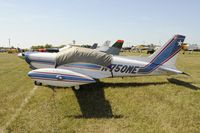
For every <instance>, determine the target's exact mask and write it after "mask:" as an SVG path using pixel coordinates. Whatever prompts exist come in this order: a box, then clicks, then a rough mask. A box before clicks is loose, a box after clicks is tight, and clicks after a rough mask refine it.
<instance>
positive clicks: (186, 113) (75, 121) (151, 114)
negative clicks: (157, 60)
mask: <svg viewBox="0 0 200 133" xmlns="http://www.w3.org/2000/svg"><path fill="white" fill-rule="evenodd" d="M122 54H123V55H134V53H122ZM0 64H1V65H0V132H16V133H18V132H69V133H70V132H81V133H82V132H83V133H84V132H95V133H102V132H105V133H115V132H125V133H126V132H134V133H135V132H136V133H137V132H159V133H160V132H170V133H171V132H181V133H188V132H192V133H195V132H196V133H197V132H200V53H192V54H185V55H182V54H181V55H179V58H178V62H177V67H178V68H179V69H180V70H182V71H185V72H187V73H189V74H190V75H191V77H189V76H184V75H174V76H157V77H153V76H152V77H135V78H134V77H127V78H123V79H122V78H113V79H112V78H110V79H103V80H101V83H98V84H92V85H88V86H86V87H85V88H84V89H82V90H80V91H73V90H72V89H70V88H65V89H64V88H63V89H62V88H61V89H59V90H56V93H53V92H52V90H51V89H49V88H48V87H35V86H34V85H33V81H32V80H30V79H29V77H28V76H27V72H28V71H30V69H29V68H28V65H27V64H26V63H25V62H24V61H23V60H21V59H19V58H18V57H17V56H16V55H15V54H0Z"/></svg>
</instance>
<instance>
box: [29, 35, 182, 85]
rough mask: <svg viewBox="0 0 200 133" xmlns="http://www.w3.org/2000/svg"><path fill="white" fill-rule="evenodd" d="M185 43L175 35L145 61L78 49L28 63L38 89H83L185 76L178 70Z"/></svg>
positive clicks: (34, 56) (33, 56) (37, 57)
mask: <svg viewBox="0 0 200 133" xmlns="http://www.w3.org/2000/svg"><path fill="white" fill-rule="evenodd" d="M184 39H185V36H182V35H175V36H174V37H173V38H171V39H170V40H169V41H168V42H167V43H166V44H164V45H163V46H162V47H161V48H160V49H159V50H157V51H156V52H154V53H153V54H152V55H151V56H149V57H144V58H132V59H131V58H130V57H129V58H127V57H122V56H113V55H110V54H106V53H103V52H99V51H93V50H91V49H85V48H74V47H72V48H70V49H68V50H66V51H63V52H59V53H57V54H56V53H55V54H45V55H42V54H40V53H38V54H29V55H26V61H27V63H29V64H30V66H32V67H33V68H35V70H32V71H30V72H29V73H28V76H29V77H30V78H31V79H33V80H34V81H35V84H36V85H42V84H44V85H51V86H60V87H74V88H75V89H79V88H80V86H81V85H83V84H89V83H94V82H97V80H98V79H102V78H109V77H126V76H150V75H171V74H184V72H182V71H179V70H177V69H176V67H175V63H176V57H177V53H178V52H179V51H180V50H181V45H182V43H183V42H184ZM120 42H121V41H120Z"/></svg>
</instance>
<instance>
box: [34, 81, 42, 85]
mask: <svg viewBox="0 0 200 133" xmlns="http://www.w3.org/2000/svg"><path fill="white" fill-rule="evenodd" d="M34 84H35V85H37V86H42V83H41V82H38V81H35V82H34Z"/></svg>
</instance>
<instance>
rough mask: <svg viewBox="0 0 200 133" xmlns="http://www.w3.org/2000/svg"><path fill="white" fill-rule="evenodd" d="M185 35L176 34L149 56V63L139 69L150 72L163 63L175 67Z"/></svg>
mask: <svg viewBox="0 0 200 133" xmlns="http://www.w3.org/2000/svg"><path fill="white" fill-rule="evenodd" d="M184 40H185V36H183V35H175V36H174V37H173V38H171V39H170V40H169V41H168V42H167V43H166V44H164V45H163V46H162V47H161V48H160V49H159V50H157V51H156V52H155V53H154V54H152V55H151V56H149V57H148V60H149V63H148V64H147V65H146V66H145V67H144V68H142V69H140V70H139V72H141V73H149V72H152V71H153V70H155V69H157V68H158V67H160V66H161V65H164V66H167V67H169V68H172V69H175V68H176V67H175V63H176V58H177V53H178V52H179V51H180V50H181V44H182V43H183V42H184Z"/></svg>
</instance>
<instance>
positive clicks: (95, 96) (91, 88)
mask: <svg viewBox="0 0 200 133" xmlns="http://www.w3.org/2000/svg"><path fill="white" fill-rule="evenodd" d="M166 83H168V82H156V83H155V82H149V83H105V82H98V83H95V84H89V85H83V86H82V88H81V89H80V90H78V91H76V90H74V94H75V96H76V97H77V101H78V103H79V106H80V110H81V112H82V115H77V116H71V117H75V118H106V119H109V118H122V117H123V116H122V115H113V111H112V107H111V104H110V102H109V101H108V100H107V99H106V97H105V94H104V89H105V88H106V87H113V88H115V87H125V88H126V87H136V86H141V87H142V86H149V85H161V84H166Z"/></svg>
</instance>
